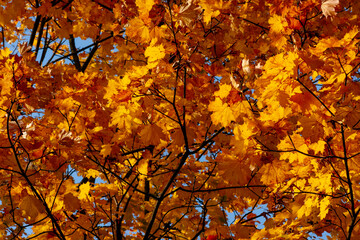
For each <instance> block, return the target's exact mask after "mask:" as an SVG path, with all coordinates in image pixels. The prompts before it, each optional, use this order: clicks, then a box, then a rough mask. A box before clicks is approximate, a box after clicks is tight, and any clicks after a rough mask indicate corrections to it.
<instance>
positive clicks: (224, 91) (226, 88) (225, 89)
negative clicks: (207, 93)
mask: <svg viewBox="0 0 360 240" xmlns="http://www.w3.org/2000/svg"><path fill="white" fill-rule="evenodd" d="M230 90H231V85H228V84H222V85H220V89H219V90H218V91H216V92H215V93H214V95H215V96H217V97H220V98H226V97H227V96H228V95H229V93H230Z"/></svg>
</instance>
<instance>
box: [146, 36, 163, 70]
mask: <svg viewBox="0 0 360 240" xmlns="http://www.w3.org/2000/svg"><path fill="white" fill-rule="evenodd" d="M156 42H157V40H156V39H153V40H152V41H151V43H150V46H149V47H147V48H146V50H145V57H148V66H149V68H153V67H155V66H156V65H157V64H158V62H159V60H161V59H163V58H164V57H165V49H164V47H163V46H162V44H160V45H156ZM155 45H156V46H155Z"/></svg>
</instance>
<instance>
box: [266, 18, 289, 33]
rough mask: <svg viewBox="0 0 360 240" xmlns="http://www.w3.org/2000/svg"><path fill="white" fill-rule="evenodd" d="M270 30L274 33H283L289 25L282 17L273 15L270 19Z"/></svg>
mask: <svg viewBox="0 0 360 240" xmlns="http://www.w3.org/2000/svg"><path fill="white" fill-rule="evenodd" d="M269 24H270V30H271V31H272V32H274V33H281V32H283V31H284V30H285V26H287V23H286V21H285V19H284V18H283V17H282V16H279V15H273V16H272V17H270V19H269Z"/></svg>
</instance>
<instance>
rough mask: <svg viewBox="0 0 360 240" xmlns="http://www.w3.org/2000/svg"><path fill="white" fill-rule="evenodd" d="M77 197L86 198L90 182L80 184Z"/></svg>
mask: <svg viewBox="0 0 360 240" xmlns="http://www.w3.org/2000/svg"><path fill="white" fill-rule="evenodd" d="M79 191H80V193H79V199H80V200H83V199H87V198H88V196H89V192H90V182H87V183H85V184H81V185H80V187H79Z"/></svg>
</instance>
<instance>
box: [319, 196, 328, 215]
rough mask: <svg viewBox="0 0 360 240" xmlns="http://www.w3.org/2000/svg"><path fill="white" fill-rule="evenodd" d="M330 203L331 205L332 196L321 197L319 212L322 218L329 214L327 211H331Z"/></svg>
mask: <svg viewBox="0 0 360 240" xmlns="http://www.w3.org/2000/svg"><path fill="white" fill-rule="evenodd" d="M329 205H330V197H329V196H327V197H324V198H323V199H321V201H320V213H319V217H320V219H321V220H322V219H324V218H325V217H326V215H327V213H328V212H329Z"/></svg>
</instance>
